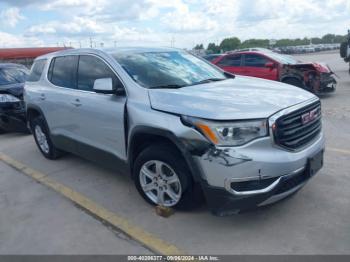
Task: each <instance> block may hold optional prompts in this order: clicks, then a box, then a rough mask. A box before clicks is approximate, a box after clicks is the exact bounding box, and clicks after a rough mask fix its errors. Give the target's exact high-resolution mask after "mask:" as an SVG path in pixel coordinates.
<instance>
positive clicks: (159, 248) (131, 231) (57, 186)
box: [0, 152, 185, 255]
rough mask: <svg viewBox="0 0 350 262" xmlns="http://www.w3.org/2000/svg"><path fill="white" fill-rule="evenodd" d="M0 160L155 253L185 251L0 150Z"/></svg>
mask: <svg viewBox="0 0 350 262" xmlns="http://www.w3.org/2000/svg"><path fill="white" fill-rule="evenodd" d="M0 160H1V161H3V162H4V163H6V164H7V165H9V166H11V167H13V168H14V169H16V170H18V171H20V172H21V173H23V174H25V175H27V176H29V177H31V178H32V179H34V180H35V181H37V182H39V183H41V184H43V185H45V186H47V187H49V188H51V189H53V190H55V191H56V192H58V193H60V194H61V195H63V196H65V197H66V198H67V199H69V200H71V201H73V202H74V203H75V204H77V205H78V206H80V207H81V208H83V209H85V210H87V211H88V212H90V213H91V214H93V215H95V216H96V217H98V218H99V219H101V220H103V221H104V222H107V223H109V224H110V225H112V226H114V227H116V228H118V229H119V230H121V231H123V232H124V233H125V234H127V235H128V236H130V237H131V238H132V239H134V240H136V241H138V242H139V243H141V244H142V245H144V246H145V247H147V248H149V249H150V250H152V251H153V252H155V253H156V254H161V255H184V254H185V252H182V251H181V250H179V249H178V248H177V247H176V246H174V245H172V244H170V243H167V242H165V241H164V240H162V239H160V238H158V237H157V236H155V235H153V234H151V233H149V232H146V231H145V230H143V229H142V228H140V227H138V226H136V225H133V224H132V223H130V222H129V221H128V220H127V219H125V218H123V217H121V216H119V215H118V214H116V213H113V212H111V211H109V210H107V209H106V208H104V207H103V206H100V205H99V204H97V203H95V202H93V201H92V200H90V199H89V198H87V197H85V196H84V195H82V194H80V193H78V192H76V191H74V190H73V189H72V188H69V187H67V186H65V185H62V184H61V183H59V182H57V181H55V180H54V179H52V178H50V177H48V176H47V175H44V174H42V173H40V172H39V171H36V170H34V169H32V168H30V167H28V166H26V165H24V164H22V163H20V162H18V161H17V160H15V159H13V158H11V157H9V156H8V155H5V154H4V153H1V152H0Z"/></svg>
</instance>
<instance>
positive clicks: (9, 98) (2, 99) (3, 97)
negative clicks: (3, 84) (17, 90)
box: [0, 94, 20, 103]
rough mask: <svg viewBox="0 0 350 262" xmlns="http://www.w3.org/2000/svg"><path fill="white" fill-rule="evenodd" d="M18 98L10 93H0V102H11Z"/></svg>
mask: <svg viewBox="0 0 350 262" xmlns="http://www.w3.org/2000/svg"><path fill="white" fill-rule="evenodd" d="M19 101H20V100H19V99H18V98H17V97H15V96H12V95H8V94H0V103H12V102H19Z"/></svg>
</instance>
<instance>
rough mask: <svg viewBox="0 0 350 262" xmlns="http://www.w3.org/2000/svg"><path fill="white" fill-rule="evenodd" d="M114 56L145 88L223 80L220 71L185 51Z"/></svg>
mask: <svg viewBox="0 0 350 262" xmlns="http://www.w3.org/2000/svg"><path fill="white" fill-rule="evenodd" d="M113 57H114V58H115V59H116V60H117V61H118V63H119V64H120V65H121V66H122V67H123V68H124V70H125V71H126V72H127V73H128V74H129V75H130V76H131V77H132V78H133V79H134V80H135V81H136V82H137V83H139V84H140V85H142V86H143V87H146V88H162V87H163V88H169V87H182V86H188V85H194V84H198V83H201V82H203V81H206V80H213V81H214V80H215V81H218V80H224V79H226V77H225V75H224V73H223V72H221V71H220V70H218V69H216V68H215V67H213V66H211V65H210V64H208V63H207V62H205V61H203V60H201V59H199V58H198V57H196V56H193V55H191V54H189V53H187V52H181V51H169V52H145V53H120V54H113Z"/></svg>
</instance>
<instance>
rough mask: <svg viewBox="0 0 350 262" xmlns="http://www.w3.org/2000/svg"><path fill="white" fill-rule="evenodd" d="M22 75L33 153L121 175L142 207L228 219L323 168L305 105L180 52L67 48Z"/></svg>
mask: <svg viewBox="0 0 350 262" xmlns="http://www.w3.org/2000/svg"><path fill="white" fill-rule="evenodd" d="M38 68H39V69H41V70H38ZM31 74H32V75H31V77H30V81H28V82H27V83H26V85H25V102H26V107H27V119H28V125H29V126H30V128H31V130H32V132H33V134H34V138H35V141H36V143H37V145H38V148H39V150H40V151H41V153H42V154H43V155H44V156H45V157H46V158H48V159H55V158H57V157H59V156H60V155H62V154H63V153H64V152H71V153H74V154H78V155H80V156H83V157H85V158H88V159H91V160H93V161H97V162H99V163H102V164H105V165H107V166H109V167H112V168H115V169H117V170H119V171H122V170H123V171H127V172H128V173H131V175H132V178H133V181H134V183H135V185H136V188H137V189H138V191H139V192H140V194H141V196H142V197H143V198H144V199H145V200H146V201H148V202H150V203H151V204H154V205H162V206H168V207H177V208H185V209H186V208H187V209H188V208H192V207H194V206H196V205H198V204H199V203H200V200H201V199H202V197H203V196H204V197H205V199H206V202H207V204H208V206H209V208H210V210H211V211H212V212H213V213H215V214H218V215H224V214H230V213H234V212H237V211H239V210H244V209H248V208H253V207H257V206H262V205H266V204H270V203H273V202H276V201H278V200H280V199H282V198H284V197H286V196H288V195H290V194H292V193H294V192H296V191H297V190H299V189H300V188H301V187H302V186H303V185H304V184H305V183H306V182H307V181H308V180H309V178H310V177H312V176H313V175H314V174H315V173H316V172H317V171H318V170H319V169H320V168H321V167H322V164H323V151H324V136H323V132H322V129H321V107H320V101H319V99H318V98H317V97H315V96H314V95H313V94H311V93H309V92H307V91H304V90H302V89H299V88H297V87H293V86H290V85H286V84H282V83H278V82H272V81H268V80H262V79H257V78H251V77H241V76H234V75H231V74H228V73H225V72H223V71H221V70H220V69H219V68H217V67H215V66H214V65H211V64H209V63H208V62H206V61H204V60H202V59H200V58H198V57H196V56H193V55H191V54H189V53H187V52H185V51H182V50H177V49H168V48H162V49H151V48H121V49H108V50H95V49H72V50H66V51H61V52H57V53H52V54H48V55H45V56H42V57H39V58H37V59H36V61H35V63H34V65H33V68H32V71H31Z"/></svg>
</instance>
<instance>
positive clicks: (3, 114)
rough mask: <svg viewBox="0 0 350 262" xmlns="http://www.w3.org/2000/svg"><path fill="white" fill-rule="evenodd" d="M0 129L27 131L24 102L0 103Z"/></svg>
mask: <svg viewBox="0 0 350 262" xmlns="http://www.w3.org/2000/svg"><path fill="white" fill-rule="evenodd" d="M0 129H3V130H5V131H7V132H13V131H16V132H28V129H27V126H26V111H25V107H24V103H23V102H22V101H21V102H15V103H2V104H0Z"/></svg>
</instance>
